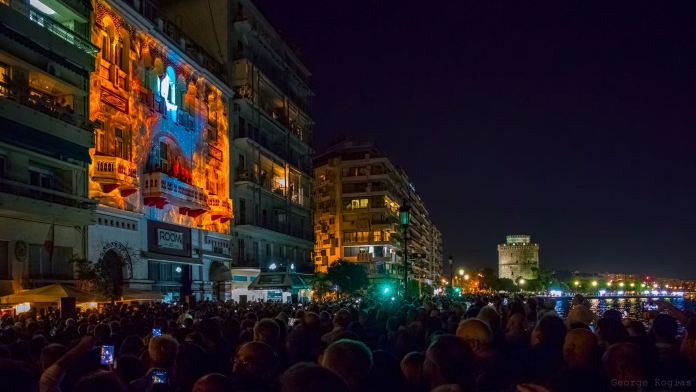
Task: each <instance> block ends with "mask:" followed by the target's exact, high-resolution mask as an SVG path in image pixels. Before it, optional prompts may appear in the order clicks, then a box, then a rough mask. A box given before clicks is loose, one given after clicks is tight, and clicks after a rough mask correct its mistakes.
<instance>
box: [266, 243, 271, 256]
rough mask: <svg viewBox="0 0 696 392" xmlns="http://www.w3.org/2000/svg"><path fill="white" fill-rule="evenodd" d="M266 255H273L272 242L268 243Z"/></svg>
mask: <svg viewBox="0 0 696 392" xmlns="http://www.w3.org/2000/svg"><path fill="white" fill-rule="evenodd" d="M266 257H271V244H266Z"/></svg>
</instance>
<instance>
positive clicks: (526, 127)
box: [258, 0, 696, 278]
mask: <svg viewBox="0 0 696 392" xmlns="http://www.w3.org/2000/svg"><path fill="white" fill-rule="evenodd" d="M258 3H259V5H260V7H261V8H262V10H263V11H264V12H265V13H266V14H267V15H268V17H269V20H271V22H272V23H273V24H274V25H275V26H277V27H278V28H279V29H280V30H282V31H283V33H284V34H285V35H286V36H287V37H288V38H289V40H290V41H292V42H293V44H294V45H296V46H297V47H299V49H300V51H301V57H302V58H303V59H304V60H305V62H306V63H307V64H308V66H309V67H310V69H311V71H312V73H313V78H312V85H313V88H314V91H315V92H316V98H315V101H314V118H315V120H316V122H317V127H316V133H315V135H316V137H315V139H316V144H317V148H318V150H321V149H322V148H324V147H326V146H327V145H328V143H329V142H330V141H332V140H335V139H336V138H337V137H341V136H347V137H350V138H353V139H365V140H374V141H376V142H377V143H378V145H379V146H380V147H382V148H383V149H384V150H385V151H386V152H387V153H388V154H389V155H390V156H391V158H392V160H393V161H394V162H395V163H396V164H398V165H401V166H403V167H404V168H405V170H406V172H407V173H408V174H409V176H410V178H411V179H412V181H413V183H414V185H415V186H416V189H417V190H418V192H419V193H420V194H421V195H422V197H423V198H424V200H425V202H426V204H427V206H428V208H429V210H430V212H431V214H432V217H433V220H434V221H435V223H436V224H437V225H438V226H439V227H440V229H441V230H442V232H443V235H444V241H445V255H450V254H452V255H453V256H454V259H455V263H462V264H463V265H465V266H490V267H494V266H496V265H497V252H496V244H497V243H500V242H502V241H504V238H505V235H506V234H511V233H526V234H531V235H532V237H533V239H534V241H535V242H539V243H540V246H541V252H540V259H541V264H542V265H543V266H546V267H549V268H552V269H569V270H581V271H587V272H593V271H594V272H617V273H618V272H625V273H646V274H653V275H658V276H675V277H691V278H696V256H695V254H696V241H695V239H696V208H695V203H696V143H694V142H695V141H696V137H695V136H694V131H696V129H695V128H696V127H695V121H694V113H696V99H695V98H696V83H695V81H696V76H695V75H696V45H695V43H696V42H695V41H696V23H694V19H693V18H694V14H696V9H695V8H696V4H694V3H693V2H686V1H685V2H681V3H679V2H673V1H650V2H647V1H646V2H634V1H632V2H615V1H601V2H600V1H596V2H572V4H570V3H571V2H559V1H544V2H542V1H536V2H528V1H524V2H498V1H483V0H480V1H477V2H472V1H455V0H452V1H443V2H425V1H417V2H416V1H403V0H402V1H395V0H392V1H374V2H354V1H338V0H336V1H334V0H331V1H327V0H296V1H281V0H258ZM689 3H691V4H689ZM692 4H693V5H692Z"/></svg>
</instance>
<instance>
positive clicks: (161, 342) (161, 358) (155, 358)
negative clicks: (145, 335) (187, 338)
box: [147, 335, 179, 369]
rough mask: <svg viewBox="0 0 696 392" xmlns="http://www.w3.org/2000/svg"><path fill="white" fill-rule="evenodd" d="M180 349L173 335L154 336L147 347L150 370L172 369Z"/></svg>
mask: <svg viewBox="0 0 696 392" xmlns="http://www.w3.org/2000/svg"><path fill="white" fill-rule="evenodd" d="M178 347H179V343H178V342H177V341H176V339H174V338H173V337H172V336H171V335H160V336H153V337H152V338H151V339H150V342H149V343H148V345H147V355H148V358H149V359H150V368H165V369H171V368H172V367H173V366H174V361H175V360H176V352H177V349H178Z"/></svg>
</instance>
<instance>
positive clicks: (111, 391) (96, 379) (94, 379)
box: [73, 370, 129, 392]
mask: <svg viewBox="0 0 696 392" xmlns="http://www.w3.org/2000/svg"><path fill="white" fill-rule="evenodd" d="M73 391H74V392H94V391H98V392H129V390H128V386H127V385H126V384H125V383H124V382H123V381H121V379H120V378H118V376H117V375H116V374H115V373H113V372H107V371H104V370H99V371H97V372H95V373H91V374H88V375H87V376H85V377H82V378H81V379H80V380H79V381H78V382H77V384H75V388H74V389H73Z"/></svg>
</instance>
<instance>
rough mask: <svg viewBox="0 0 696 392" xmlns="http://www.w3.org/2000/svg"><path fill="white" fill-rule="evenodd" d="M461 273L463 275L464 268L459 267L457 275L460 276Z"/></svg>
mask: <svg viewBox="0 0 696 392" xmlns="http://www.w3.org/2000/svg"><path fill="white" fill-rule="evenodd" d="M462 275H464V268H460V269H459V276H462Z"/></svg>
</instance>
